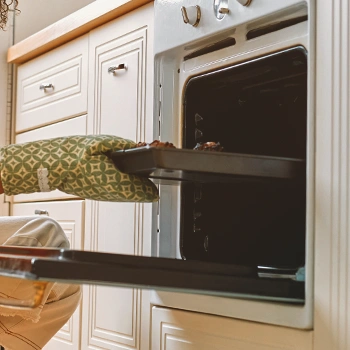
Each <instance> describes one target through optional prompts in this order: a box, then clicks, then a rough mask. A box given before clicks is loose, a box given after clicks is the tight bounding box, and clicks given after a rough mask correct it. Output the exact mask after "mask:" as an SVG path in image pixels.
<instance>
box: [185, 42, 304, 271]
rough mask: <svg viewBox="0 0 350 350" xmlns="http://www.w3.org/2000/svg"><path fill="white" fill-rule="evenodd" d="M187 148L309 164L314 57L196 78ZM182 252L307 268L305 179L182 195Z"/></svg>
mask: <svg viewBox="0 0 350 350" xmlns="http://www.w3.org/2000/svg"><path fill="white" fill-rule="evenodd" d="M183 109H184V120H183V125H184V127H183V145H182V146H183V148H188V149H192V148H194V147H195V145H196V144H197V143H198V142H208V141H215V142H220V144H221V145H222V146H223V147H224V150H225V151H226V152H232V153H244V154H252V155H266V156H273V157H283V158H296V159H302V160H304V161H305V162H306V142H307V140H306V138H307V52H306V50H305V49H304V48H303V47H294V48H290V49H287V50H283V51H281V52H276V53H273V54H269V55H266V56H264V57H259V58H254V59H253V60H251V61H248V62H242V63H239V64H236V65H234V66H231V67H225V68H222V69H219V70H217V71H213V72H209V73H205V74H202V75H200V76H196V77H193V78H191V79H190V80H189V81H188V83H187V84H186V87H185V91H184V96H183ZM181 210H182V213H181V254H182V256H183V258H184V259H186V260H199V261H209V262H218V263H228V264H236V265H237V264H238V265H245V266H247V265H248V266H255V267H256V266H271V267H280V268H298V267H301V266H304V265H305V216H306V174H304V175H303V176H301V177H300V178H298V179H296V180H277V179H259V178H256V179H252V178H249V179H248V178H238V179H237V180H236V182H234V183H231V184H223V183H209V184H208V183H199V182H197V183H194V184H186V185H183V186H182V189H181Z"/></svg>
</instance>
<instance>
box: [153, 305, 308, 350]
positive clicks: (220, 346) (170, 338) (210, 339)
mask: <svg viewBox="0 0 350 350" xmlns="http://www.w3.org/2000/svg"><path fill="white" fill-rule="evenodd" d="M151 332H152V345H151V349H152V350H233V349H234V350H312V342H313V332H312V331H301V330H295V329H292V328H284V327H277V326H270V325H264V324H260V323H253V322H247V321H240V320H235V319H230V318H225V317H218V316H210V315H205V314H198V313H193V312H186V311H180V310H174V309H166V308H160V307H153V309H152V330H151Z"/></svg>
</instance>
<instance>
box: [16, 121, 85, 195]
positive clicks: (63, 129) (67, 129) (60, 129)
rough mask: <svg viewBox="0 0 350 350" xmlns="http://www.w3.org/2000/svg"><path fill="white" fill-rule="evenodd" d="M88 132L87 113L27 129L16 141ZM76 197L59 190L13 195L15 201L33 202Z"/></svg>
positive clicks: (21, 141)
mask: <svg viewBox="0 0 350 350" xmlns="http://www.w3.org/2000/svg"><path fill="white" fill-rule="evenodd" d="M85 134H86V115H82V116H80V117H77V118H73V119H69V120H65V121H63V122H60V123H56V124H53V125H49V126H44V127H42V128H38V129H35V130H31V131H27V132H25V133H22V134H18V135H17V136H16V139H15V142H16V143H23V142H30V141H35V140H41V139H43V138H45V139H50V138H53V137H60V136H71V135H85ZM64 198H74V196H72V195H69V194H66V193H63V192H61V191H59V190H56V191H52V192H42V193H39V192H38V193H31V194H19V195H17V196H13V202H32V201H43V200H53V199H64Z"/></svg>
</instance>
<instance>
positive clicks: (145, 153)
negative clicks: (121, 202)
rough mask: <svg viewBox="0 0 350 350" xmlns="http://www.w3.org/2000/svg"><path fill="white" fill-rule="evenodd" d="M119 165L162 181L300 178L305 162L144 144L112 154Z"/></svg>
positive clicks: (303, 172)
mask: <svg viewBox="0 0 350 350" xmlns="http://www.w3.org/2000/svg"><path fill="white" fill-rule="evenodd" d="M108 156H109V157H110V158H111V159H112V161H113V162H114V165H115V166H116V168H118V169H119V170H120V171H122V172H124V173H127V174H135V175H140V176H145V177H149V178H152V179H158V180H167V181H175V182H182V181H196V182H235V181H237V180H240V179H244V180H246V179H247V178H251V179H271V178H274V179H298V178H302V177H303V176H305V161H304V160H300V159H291V158H280V157H268V156H259V155H247V154H238V153H226V152H206V151H195V150H190V149H175V148H155V147H149V146H146V147H140V148H133V149H129V150H125V151H116V152H111V153H110V154H109V155H108Z"/></svg>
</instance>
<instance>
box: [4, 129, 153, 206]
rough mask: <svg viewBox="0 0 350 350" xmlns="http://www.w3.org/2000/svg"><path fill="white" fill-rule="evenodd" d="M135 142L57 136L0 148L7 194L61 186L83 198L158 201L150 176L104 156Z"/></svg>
mask: <svg viewBox="0 0 350 350" xmlns="http://www.w3.org/2000/svg"><path fill="white" fill-rule="evenodd" d="M135 146H136V144H135V143H134V142H132V141H130V140H125V139H123V138H120V137H117V136H109V135H87V136H69V137H59V138H54V139H48V140H40V141H35V142H28V143H23V144H15V145H9V146H5V147H3V148H1V149H0V169H1V170H0V171H1V181H2V186H3V188H4V192H5V194H6V195H16V194H20V193H33V192H49V191H53V190H55V189H59V190H60V191H63V192H65V193H68V194H72V195H75V196H78V197H81V198H85V199H93V200H99V201H111V202H154V201H157V200H158V190H157V187H156V186H155V185H154V183H153V182H152V181H150V180H149V179H147V178H142V177H138V176H134V175H127V174H124V173H122V172H120V171H119V170H117V169H116V168H115V166H114V164H113V162H112V161H111V160H110V159H109V158H108V157H107V156H106V153H107V152H109V151H115V150H124V149H129V148H133V147H135Z"/></svg>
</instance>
